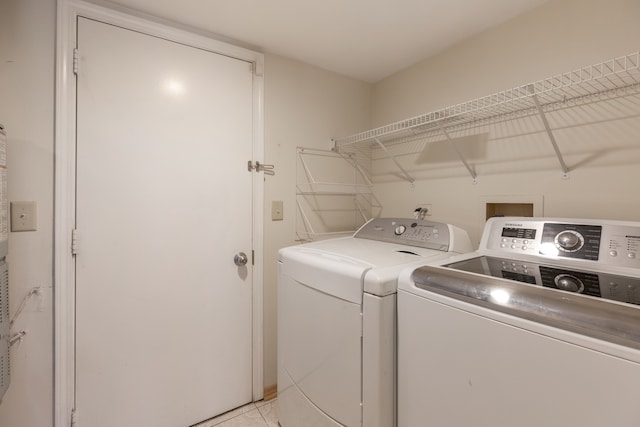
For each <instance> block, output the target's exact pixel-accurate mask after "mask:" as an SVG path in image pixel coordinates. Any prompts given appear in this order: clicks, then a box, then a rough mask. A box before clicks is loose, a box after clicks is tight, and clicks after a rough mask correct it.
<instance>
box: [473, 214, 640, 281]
mask: <svg viewBox="0 0 640 427" xmlns="http://www.w3.org/2000/svg"><path fill="white" fill-rule="evenodd" d="M480 249H481V250H482V249H488V250H491V251H496V250H497V251H500V252H505V253H512V254H515V253H521V254H527V255H534V256H540V257H547V258H571V259H578V260H585V261H592V262H598V263H599V264H607V265H613V266H621V267H635V268H640V223H632V222H623V221H607V220H576V221H575V222H572V220H564V219H563V220H549V219H542V218H540V219H536V218H510V217H504V218H491V219H490V220H489V221H487V224H486V226H485V230H484V233H483V235H482V241H481V243H480ZM568 281H569V279H567V283H564V282H562V283H560V284H559V286H569V287H570V286H572V285H571V284H570V283H568Z"/></svg>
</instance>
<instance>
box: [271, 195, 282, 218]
mask: <svg viewBox="0 0 640 427" xmlns="http://www.w3.org/2000/svg"><path fill="white" fill-rule="evenodd" d="M283 210H284V206H283V203H282V200H273V201H272V202H271V221H282V220H283V219H284V212H283Z"/></svg>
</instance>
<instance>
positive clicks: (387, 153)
mask: <svg viewBox="0 0 640 427" xmlns="http://www.w3.org/2000/svg"><path fill="white" fill-rule="evenodd" d="M373 140H374V141H375V142H377V143H378V145H379V146H380V148H382V151H384V153H385V154H386V155H387V157H388V158H390V159H391V160H393V163H395V164H396V166H397V167H398V169H400V171H402V174H403V175H404V177H405V179H406V180H407V181H409V182H410V183H412V184H413V183H414V181H415V179H413V177H412V176H411V175H409V172H407V171H406V170H405V169H404V168H403V167H402V165H401V164H400V163H399V162H398V160H397V159H396V158H395V157H394V156H393V155H392V154H391V153H389V150H387V147H385V146H384V144H383V143H382V141H380V140H379V139H378V138H373Z"/></svg>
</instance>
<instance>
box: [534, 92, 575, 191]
mask: <svg viewBox="0 0 640 427" xmlns="http://www.w3.org/2000/svg"><path fill="white" fill-rule="evenodd" d="M529 93H531V97H532V98H533V102H534V103H535V104H536V109H537V110H538V114H539V115H540V119H541V120H542V124H543V125H544V129H545V130H546V131H547V135H548V136H549V140H550V141H551V145H552V146H553V151H555V152H556V157H557V158H558V162H559V163H560V167H561V168H562V177H563V178H564V179H567V178H568V177H569V168H568V167H567V164H566V163H565V162H564V159H563V158H562V153H561V152H560V148H559V147H558V143H557V142H556V138H555V136H554V135H553V132H552V131H551V126H549V121H548V120H547V116H546V114H544V110H543V109H542V105H540V100H538V95H537V94H536V93H535V89H534V87H533V85H529Z"/></svg>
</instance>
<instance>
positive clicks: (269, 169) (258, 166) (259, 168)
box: [247, 160, 276, 175]
mask: <svg viewBox="0 0 640 427" xmlns="http://www.w3.org/2000/svg"><path fill="white" fill-rule="evenodd" d="M274 167H275V166H273V165H263V164H262V163H260V162H256V163H255V164H254V163H253V162H252V161H251V160H249V161H248V162H247V170H248V171H249V172H251V171H253V170H255V171H256V172H264V174H265V175H275V174H276V171H275V170H274Z"/></svg>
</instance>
